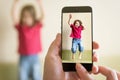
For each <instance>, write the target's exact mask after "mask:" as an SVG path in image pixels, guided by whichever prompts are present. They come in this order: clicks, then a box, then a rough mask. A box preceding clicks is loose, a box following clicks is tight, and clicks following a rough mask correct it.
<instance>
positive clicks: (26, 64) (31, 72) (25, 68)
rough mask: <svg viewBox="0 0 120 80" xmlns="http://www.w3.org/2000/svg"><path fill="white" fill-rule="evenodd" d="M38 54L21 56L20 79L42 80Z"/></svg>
mask: <svg viewBox="0 0 120 80" xmlns="http://www.w3.org/2000/svg"><path fill="white" fill-rule="evenodd" d="M40 69H41V66H40V61H39V57H38V55H37V54H36V55H30V56H23V55H21V56H20V62H19V80H42V79H41V70H40Z"/></svg>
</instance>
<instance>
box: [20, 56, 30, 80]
mask: <svg viewBox="0 0 120 80" xmlns="http://www.w3.org/2000/svg"><path fill="white" fill-rule="evenodd" d="M29 71H30V64H29V60H28V58H27V57H26V56H20V62H19V80H29Z"/></svg>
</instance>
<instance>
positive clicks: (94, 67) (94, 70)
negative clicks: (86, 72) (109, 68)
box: [92, 65, 99, 74]
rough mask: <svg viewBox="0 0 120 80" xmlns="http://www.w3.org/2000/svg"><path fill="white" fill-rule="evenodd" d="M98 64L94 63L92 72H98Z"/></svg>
mask: <svg viewBox="0 0 120 80" xmlns="http://www.w3.org/2000/svg"><path fill="white" fill-rule="evenodd" d="M98 70H99V69H98V66H96V65H93V67H92V73H93V74H97V73H98Z"/></svg>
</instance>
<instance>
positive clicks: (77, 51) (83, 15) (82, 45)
mask: <svg viewBox="0 0 120 80" xmlns="http://www.w3.org/2000/svg"><path fill="white" fill-rule="evenodd" d="M92 23H93V21H92V8H91V7H89V6H70V7H64V8H63V9H62V20H61V24H62V27H61V33H62V44H61V49H62V50H61V53H62V54H61V58H62V65H63V70H64V71H76V69H75V65H76V63H80V64H82V65H83V66H84V67H85V68H86V69H87V71H91V70H92V66H93V60H92V54H93V45H92V42H93V31H92V28H93V24H92Z"/></svg>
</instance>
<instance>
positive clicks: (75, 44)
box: [71, 39, 77, 59]
mask: <svg viewBox="0 0 120 80" xmlns="http://www.w3.org/2000/svg"><path fill="white" fill-rule="evenodd" d="M71 51H72V59H75V53H76V51H77V42H76V39H72V48H71Z"/></svg>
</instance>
